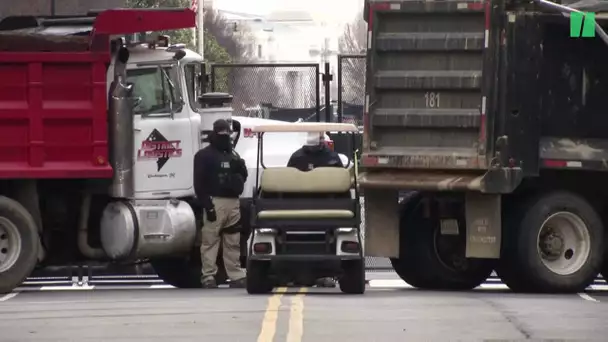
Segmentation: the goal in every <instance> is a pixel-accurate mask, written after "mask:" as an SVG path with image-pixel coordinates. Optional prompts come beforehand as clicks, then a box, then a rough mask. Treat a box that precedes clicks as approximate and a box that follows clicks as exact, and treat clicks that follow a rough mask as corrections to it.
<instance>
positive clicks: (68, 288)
mask: <svg viewBox="0 0 608 342" xmlns="http://www.w3.org/2000/svg"><path fill="white" fill-rule="evenodd" d="M94 288H95V286H91V285H82V286H78V285H72V286H42V287H41V288H40V291H83V290H93V289H94Z"/></svg>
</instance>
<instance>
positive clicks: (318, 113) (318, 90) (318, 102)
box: [315, 64, 321, 122]
mask: <svg viewBox="0 0 608 342" xmlns="http://www.w3.org/2000/svg"><path fill="white" fill-rule="evenodd" d="M315 71H316V75H317V77H316V82H315V84H316V92H317V99H316V104H315V105H316V114H317V115H316V119H317V122H319V121H321V101H320V100H319V98H320V97H321V82H319V74H320V73H321V71H320V70H319V64H317V66H316V68H315Z"/></svg>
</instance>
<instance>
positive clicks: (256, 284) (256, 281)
mask: <svg viewBox="0 0 608 342" xmlns="http://www.w3.org/2000/svg"><path fill="white" fill-rule="evenodd" d="M269 271H270V263H269V262H267V261H260V260H247V293H249V294H265V293H269V292H271V291H272V289H273V287H274V286H273V284H272V281H271V279H270V278H269Z"/></svg>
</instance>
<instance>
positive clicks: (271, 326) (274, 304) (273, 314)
mask: <svg viewBox="0 0 608 342" xmlns="http://www.w3.org/2000/svg"><path fill="white" fill-rule="evenodd" d="M285 291H287V288H286V287H279V288H277V290H276V291H275V293H274V294H273V295H272V296H270V298H268V305H267V306H266V312H265V313H264V319H263V320H262V329H261V330H260V334H259V335H258V340H257V341H258V342H272V340H273V339H274V334H275V332H276V331H277V319H278V318H279V307H280V306H281V297H283V294H284V293H285Z"/></svg>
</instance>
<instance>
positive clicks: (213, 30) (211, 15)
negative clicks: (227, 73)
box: [205, 10, 253, 62]
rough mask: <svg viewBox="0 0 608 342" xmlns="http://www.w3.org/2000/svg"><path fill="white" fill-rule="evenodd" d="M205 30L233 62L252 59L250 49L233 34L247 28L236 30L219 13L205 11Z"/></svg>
mask: <svg viewBox="0 0 608 342" xmlns="http://www.w3.org/2000/svg"><path fill="white" fill-rule="evenodd" d="M205 29H206V30H207V31H208V32H209V33H210V34H211V35H212V36H213V37H215V40H216V41H217V43H218V44H219V45H220V46H221V47H223V48H224V49H225V50H226V51H227V52H228V54H229V55H230V56H231V57H232V61H233V62H247V61H249V60H251V59H252V57H253V51H252V49H251V47H249V46H248V45H247V44H246V43H245V42H243V41H242V40H241V39H239V36H242V35H237V34H235V33H236V31H237V29H238V30H240V31H243V30H247V28H243V27H238V28H237V27H235V24H230V23H229V22H228V21H227V20H226V18H224V17H223V16H222V15H221V14H220V13H219V12H217V11H215V10H206V11H205Z"/></svg>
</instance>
